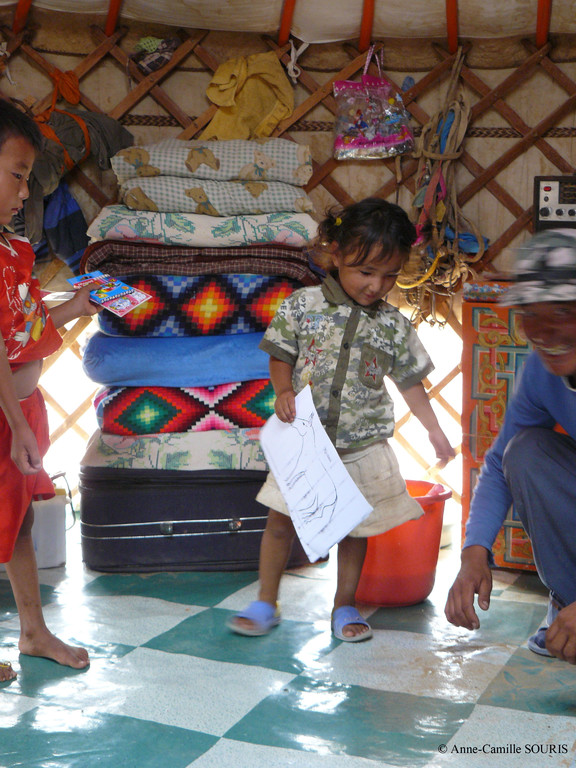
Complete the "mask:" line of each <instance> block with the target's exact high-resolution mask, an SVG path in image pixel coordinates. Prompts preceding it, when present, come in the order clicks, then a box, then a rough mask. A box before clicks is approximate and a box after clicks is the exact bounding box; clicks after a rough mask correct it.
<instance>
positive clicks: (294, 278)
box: [81, 139, 318, 472]
mask: <svg viewBox="0 0 576 768" xmlns="http://www.w3.org/2000/svg"><path fill="white" fill-rule="evenodd" d="M112 167H113V169H114V171H115V173H116V175H117V178H118V183H119V185H120V190H121V199H122V201H123V204H121V205H114V206H108V207H107V208H104V209H103V210H102V211H101V212H100V214H99V215H98V217H97V218H96V220H95V221H94V222H93V223H92V224H91V226H90V229H89V231H88V232H89V235H90V237H91V238H92V242H91V244H90V245H89V246H88V248H87V249H86V251H85V254H84V257H83V261H82V269H83V271H84V272H89V271H93V270H101V271H102V272H105V273H108V274H110V275H113V276H115V277H118V278H120V279H121V280H123V281H124V282H126V283H128V284H129V285H133V286H134V287H136V288H138V289H140V290H142V291H144V292H145V293H147V294H149V295H150V296H151V298H150V299H149V300H148V301H147V302H146V303H145V304H142V305H140V306H139V307H137V308H136V309H135V310H133V311H131V312H129V313H128V314H127V315H124V316H123V317H118V316H116V315H114V314H112V313H111V312H107V311H104V312H101V313H100V314H99V316H98V324H99V330H98V332H97V333H95V334H94V335H93V336H92V337H91V338H90V340H89V341H88V344H87V345H86V348H85V350H84V357H83V366H84V370H85V372H86V373H87V375H88V376H89V377H90V378H91V379H92V380H93V381H95V382H97V383H99V384H101V385H103V386H102V389H101V390H100V391H99V393H98V394H97V396H96V399H95V408H96V415H97V419H98V425H99V429H98V430H97V432H96V433H95V434H94V435H93V436H92V438H91V440H90V442H89V445H88V448H87V451H86V455H85V456H84V458H83V460H82V462H81V463H82V465H83V467H105V468H117V469H120V470H126V469H137V470H185V471H194V472H202V471H206V470H210V471H211V470H227V471H230V470H232V471H238V472H245V471H252V470H258V471H262V472H264V471H265V470H266V463H265V459H264V456H263V454H262V451H261V448H260V444H259V441H258V433H259V428H260V427H261V426H262V425H263V424H264V422H265V421H266V419H267V418H268V417H269V416H270V415H271V414H272V413H273V409H274V393H273V389H272V386H271V383H270V380H269V372H268V356H267V355H266V354H264V353H263V352H262V351H261V350H260V349H259V346H258V345H259V342H260V340H261V338H262V335H263V332H264V330H265V329H266V327H267V325H268V323H269V322H270V320H271V319H272V317H273V316H274V313H275V311H276V309H277V307H278V306H279V304H280V302H281V301H282V300H283V299H284V298H285V297H286V296H288V295H289V294H290V293H292V291H294V290H295V289H297V288H299V287H301V286H304V285H312V284H315V283H317V282H318V277H317V275H316V274H315V273H314V272H312V271H311V269H310V267H309V265H308V259H307V257H306V253H305V248H304V247H305V245H306V244H307V242H308V241H309V240H310V239H311V238H312V237H314V236H315V233H316V223H315V221H314V219H313V218H312V217H311V216H310V214H309V211H311V210H312V206H311V202H310V200H309V198H308V197H307V196H306V194H305V193H304V191H303V189H302V185H304V184H305V183H306V182H307V181H308V179H309V178H310V175H311V172H312V166H311V159H310V152H309V149H308V148H307V147H304V146H302V145H298V144H296V143H294V142H290V141H286V140H283V139H268V140H259V141H245V140H231V141H210V142H199V141H190V142H185V141H180V140H178V139H174V140H168V141H164V142H161V143H160V144H155V145H150V146H148V147H134V148H130V149H127V150H122V151H121V152H119V153H118V154H117V155H116V156H115V157H114V158H113V159H112Z"/></svg>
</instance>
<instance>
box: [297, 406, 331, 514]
mask: <svg viewBox="0 0 576 768" xmlns="http://www.w3.org/2000/svg"><path fill="white" fill-rule="evenodd" d="M290 426H291V427H292V428H293V429H295V430H296V432H297V433H298V435H299V436H300V437H301V445H300V449H299V451H298V452H297V454H296V456H295V458H294V460H293V463H292V466H291V467H290V468H289V471H288V474H287V484H288V486H289V488H290V489H291V490H293V491H294V492H295V493H297V494H298V495H299V499H300V501H299V507H300V513H301V515H302V521H303V522H304V523H305V524H310V523H313V522H316V521H318V520H321V521H322V522H323V523H324V526H326V525H328V523H329V522H330V520H331V519H332V515H333V514H334V509H335V508H336V503H337V501H338V490H337V488H336V485H335V484H334V481H333V480H332V478H331V477H330V474H329V468H330V464H331V462H330V458H329V456H328V455H327V453H326V452H325V451H324V450H320V451H319V450H318V448H317V445H316V434H315V431H314V414H310V417H309V418H307V419H303V418H299V417H298V416H297V417H296V418H295V419H294V421H293V422H292V423H291V424H290Z"/></svg>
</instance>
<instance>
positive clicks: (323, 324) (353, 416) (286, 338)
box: [260, 275, 434, 449]
mask: <svg viewBox="0 0 576 768" xmlns="http://www.w3.org/2000/svg"><path fill="white" fill-rule="evenodd" d="M260 348H261V349H263V350H264V351H265V352H267V353H268V354H269V355H271V356H272V357H275V358H277V359H278V360H282V361H283V362H285V363H288V364H289V365H291V366H292V367H293V376H292V382H293V386H294V391H295V392H299V391H300V390H301V389H303V388H304V387H305V386H306V384H308V383H310V385H311V387H312V396H313V399H314V404H315V406H316V409H317V411H318V415H319V417H320V420H321V421H322V424H323V425H324V427H325V428H326V431H327V433H328V435H329V437H330V439H331V440H332V442H333V443H334V445H335V446H336V447H337V448H339V449H341V448H342V449H345V448H362V447H365V446H367V445H369V444H370V443H373V442H377V441H379V440H384V439H386V438H389V437H391V436H392V434H393V432H394V407H393V402H392V398H391V397H390V395H389V394H388V392H387V390H386V386H385V382H384V377H385V376H389V377H390V378H391V379H392V381H393V382H394V383H395V384H396V385H397V387H398V388H399V389H400V391H402V390H405V389H409V388H410V387H413V386H414V385H416V384H418V383H420V382H421V381H422V379H423V378H424V377H425V376H426V375H427V374H428V373H430V371H431V370H433V368H434V366H433V365H432V362H431V360H430V358H429V357H428V354H427V353H426V350H425V349H424V347H423V346H422V343H421V342H420V340H419V339H418V336H417V335H416V332H415V330H414V329H413V327H412V326H411V324H410V322H409V320H408V319H407V318H405V317H404V316H403V315H402V314H401V313H400V312H399V311H398V310H397V309H395V308H394V307H392V306H390V305H389V304H386V302H383V301H382V302H379V303H378V304H376V305H372V306H370V307H363V306H361V305H360V304H357V303H356V302H355V301H353V300H352V299H351V298H350V297H349V296H348V295H347V294H346V293H345V292H344V290H343V289H342V288H341V286H340V284H339V283H338V282H337V281H336V279H335V278H334V277H332V276H331V275H329V276H328V277H327V278H326V279H325V280H324V282H323V284H322V285H321V286H313V287H310V288H300V289H299V290H297V291H295V292H294V293H293V294H291V295H290V296H289V297H288V298H287V299H285V300H284V302H283V303H282V304H281V306H280V307H279V309H278V311H277V313H276V316H275V317H274V319H273V320H272V322H271V323H270V325H269V326H268V329H267V330H266V333H265V334H264V338H263V339H262V341H261V343H260Z"/></svg>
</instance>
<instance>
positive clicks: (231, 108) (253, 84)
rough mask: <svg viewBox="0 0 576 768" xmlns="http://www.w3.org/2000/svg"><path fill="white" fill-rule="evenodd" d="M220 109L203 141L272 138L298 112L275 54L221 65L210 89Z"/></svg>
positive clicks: (202, 135) (211, 95) (231, 61)
mask: <svg viewBox="0 0 576 768" xmlns="http://www.w3.org/2000/svg"><path fill="white" fill-rule="evenodd" d="M206 95H207V96H208V98H209V99H210V101H212V102H213V103H214V104H216V105H217V106H218V107H219V109H218V112H216V114H215V115H214V117H213V118H212V120H211V121H210V123H209V124H208V126H207V127H206V128H205V130H204V131H203V133H202V134H201V136H200V138H201V139H253V138H257V137H260V136H270V135H271V134H272V132H273V130H274V128H276V126H277V125H278V123H279V122H280V121H281V120H284V119H285V118H286V117H289V116H290V115H291V114H292V112H293V110H294V92H293V89H292V85H291V84H290V81H289V80H288V78H287V77H286V74H285V73H284V69H283V68H282V65H281V64H280V62H279V61H278V57H277V56H276V54H275V53H274V52H272V51H271V52H270V53H255V54H253V55H252V56H246V57H245V58H240V59H229V60H228V61H225V62H224V63H223V64H221V65H220V66H219V67H218V69H217V70H216V72H215V73H214V77H213V78H212V80H211V81H210V84H209V85H208V88H207V89H206Z"/></svg>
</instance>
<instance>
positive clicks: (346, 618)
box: [332, 605, 372, 643]
mask: <svg viewBox="0 0 576 768" xmlns="http://www.w3.org/2000/svg"><path fill="white" fill-rule="evenodd" d="M349 624H363V625H364V626H365V627H368V629H367V630H366V632H362V634H360V635H345V634H343V632H342V630H343V629H344V627H347V626H348V625H349ZM332 634H333V635H334V637H336V638H337V639H338V640H343V641H344V642H345V643H359V642H361V641H362V640H369V639H370V638H371V637H372V628H371V627H370V624H368V622H367V621H366V620H365V619H363V618H362V616H361V615H360V614H359V613H358V611H357V610H356V608H355V607H354V606H353V605H342V606H340V608H336V610H335V611H334V613H333V614H332Z"/></svg>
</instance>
